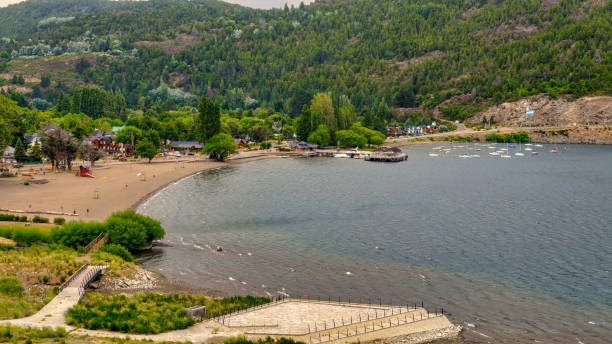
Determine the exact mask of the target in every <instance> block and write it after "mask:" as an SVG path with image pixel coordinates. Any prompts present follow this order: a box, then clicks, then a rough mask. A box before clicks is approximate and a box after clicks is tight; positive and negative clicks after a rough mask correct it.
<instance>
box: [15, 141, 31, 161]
mask: <svg viewBox="0 0 612 344" xmlns="http://www.w3.org/2000/svg"><path fill="white" fill-rule="evenodd" d="M15 160H17V162H25V161H26V160H28V155H27V154H26V148H25V146H24V144H23V141H21V138H20V137H18V138H17V141H16V142H15Z"/></svg>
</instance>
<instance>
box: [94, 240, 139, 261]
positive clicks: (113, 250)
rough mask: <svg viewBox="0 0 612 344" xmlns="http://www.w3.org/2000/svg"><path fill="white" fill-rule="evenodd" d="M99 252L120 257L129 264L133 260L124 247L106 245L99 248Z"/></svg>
mask: <svg viewBox="0 0 612 344" xmlns="http://www.w3.org/2000/svg"><path fill="white" fill-rule="evenodd" d="M100 251H102V252H106V253H110V254H112V255H115V256H118V257H121V259H123V260H125V261H126V262H131V261H133V260H134V257H132V254H131V253H130V251H128V250H127V249H126V248H125V247H123V246H121V245H117V244H107V245H104V246H102V247H101V248H100Z"/></svg>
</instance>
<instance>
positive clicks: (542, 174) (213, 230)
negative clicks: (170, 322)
mask: <svg viewBox="0 0 612 344" xmlns="http://www.w3.org/2000/svg"><path fill="white" fill-rule="evenodd" d="M456 145H457V144H456ZM487 146H488V145H482V146H481V145H471V144H470V145H469V148H470V150H468V148H461V147H458V148H457V147H456V148H455V149H453V150H452V151H451V152H450V153H448V154H446V155H444V154H441V156H439V157H430V156H429V153H432V152H434V151H435V152H436V153H437V151H436V150H433V149H432V148H433V147H434V146H432V145H420V146H411V147H405V148H404V150H405V151H406V152H407V153H408V154H409V159H408V161H406V162H402V163H396V164H381V163H372V162H365V161H361V160H353V159H334V158H313V159H273V160H264V161H257V162H252V163H246V164H241V165H235V166H231V167H227V168H222V169H217V170H213V171H209V172H205V173H202V174H199V175H195V176H192V177H188V178H186V179H183V180H181V181H179V182H176V183H174V184H172V185H170V186H168V187H167V188H165V189H163V190H161V191H160V192H159V193H157V194H156V195H154V196H153V197H151V198H150V199H149V200H147V201H146V202H145V203H143V204H142V205H141V206H140V207H139V209H138V211H139V212H141V213H143V214H146V215H149V216H152V217H154V218H157V219H159V220H161V221H162V223H163V225H164V227H165V229H166V232H167V235H166V239H165V241H166V242H167V243H168V244H170V245H171V247H163V248H156V249H155V250H153V251H152V252H150V253H147V254H145V255H143V256H141V257H139V261H140V262H141V263H142V264H143V265H144V266H145V267H146V268H149V269H152V270H157V271H159V272H161V273H162V274H163V275H165V276H166V277H168V278H169V279H174V280H180V281H182V282H183V283H185V284H187V285H189V286H192V287H195V288H202V289H207V290H213V291H220V292H219V293H221V294H236V293H239V294H247V293H249V294H257V295H273V296H278V295H280V294H284V293H286V294H289V295H292V296H305V295H308V296H310V297H314V298H316V297H322V298H325V299H327V298H328V297H332V298H335V299H337V298H338V297H342V298H343V299H347V298H348V297H351V300H355V301H360V300H361V301H367V300H369V301H370V302H380V301H382V302H384V303H396V304H406V303H410V304H412V303H414V302H420V301H423V302H424V303H425V306H426V307H429V308H431V309H433V308H436V307H438V308H439V307H444V310H445V312H448V313H450V318H451V320H452V321H454V322H456V323H458V324H461V325H463V326H464V327H465V328H466V332H465V333H466V337H468V338H469V339H473V340H476V341H479V342H480V341H481V342H483V343H486V342H491V343H499V342H508V343H512V342H534V341H541V342H544V343H552V342H557V343H559V342H560V343H610V341H611V340H612V274H611V269H612V147H610V146H590V145H565V146H562V147H561V146H560V147H559V151H560V152H559V153H558V154H552V153H548V150H549V149H551V147H550V146H546V145H545V146H544V147H541V148H537V147H532V148H534V150H538V151H539V152H540V155H538V156H531V155H528V156H524V157H514V156H513V158H511V159H503V158H500V157H494V156H489V155H488V154H487V153H488V152H489V151H490V149H489V148H487ZM497 147H498V148H501V147H504V146H502V145H498V146H497ZM476 148H479V149H481V151H476ZM466 152H469V154H479V155H481V157H480V158H470V159H462V158H460V157H459V155H460V154H462V153H466ZM216 246H221V247H222V248H223V251H222V252H216V250H215V247H216Z"/></svg>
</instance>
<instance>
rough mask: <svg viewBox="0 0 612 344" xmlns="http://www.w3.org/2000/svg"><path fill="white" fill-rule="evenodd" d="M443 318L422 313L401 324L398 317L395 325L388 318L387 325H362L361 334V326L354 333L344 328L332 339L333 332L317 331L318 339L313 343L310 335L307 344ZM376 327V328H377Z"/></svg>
mask: <svg viewBox="0 0 612 344" xmlns="http://www.w3.org/2000/svg"><path fill="white" fill-rule="evenodd" d="M441 316H444V314H443V313H438V312H437V311H436V313H429V312H427V313H426V314H425V317H424V316H423V313H421V314H420V319H417V318H415V317H414V314H413V317H412V319H410V318H408V317H407V316H404V319H403V322H402V318H401V317H398V318H396V319H395V320H396V323H393V321H392V319H391V318H389V319H388V320H389V322H388V323H387V322H386V321H381V322H380V325H378V324H376V323H372V329H370V328H369V326H367V324H364V326H363V332H360V331H359V330H360V328H361V326H355V328H354V331H355V332H354V333H353V331H352V329H350V328H348V327H347V328H346V331H342V332H341V331H340V330H337V331H336V336H335V338H334V336H333V331H319V332H318V334H319V335H318V337H314V339H315V341H313V337H312V336H311V335H309V336H308V343H309V344H321V343H327V342H332V341H336V340H340V339H346V338H350V337H356V336H359V335H364V334H367V333H372V332H376V331H381V330H386V329H389V328H392V327H397V326H400V325H407V324H413V323H418V322H421V321H425V320H429V319H433V318H438V317H441ZM377 327H378V328H377ZM322 332H327V333H326V334H327V339H325V333H323V335H322Z"/></svg>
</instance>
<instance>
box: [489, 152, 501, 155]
mask: <svg viewBox="0 0 612 344" xmlns="http://www.w3.org/2000/svg"><path fill="white" fill-rule="evenodd" d="M489 155H499V153H497V152H491V153H489Z"/></svg>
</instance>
